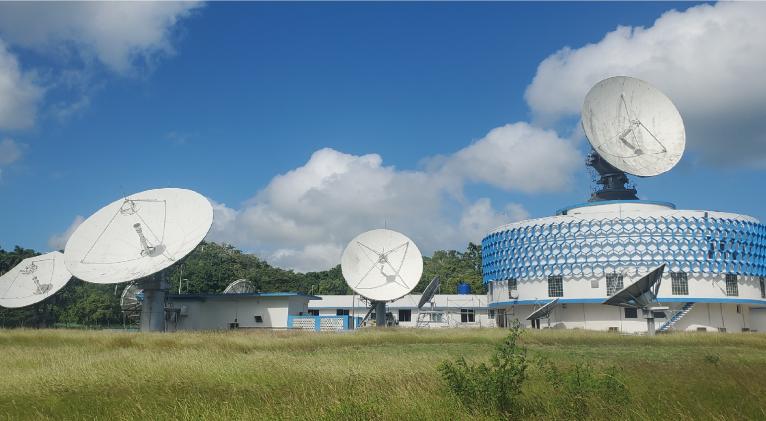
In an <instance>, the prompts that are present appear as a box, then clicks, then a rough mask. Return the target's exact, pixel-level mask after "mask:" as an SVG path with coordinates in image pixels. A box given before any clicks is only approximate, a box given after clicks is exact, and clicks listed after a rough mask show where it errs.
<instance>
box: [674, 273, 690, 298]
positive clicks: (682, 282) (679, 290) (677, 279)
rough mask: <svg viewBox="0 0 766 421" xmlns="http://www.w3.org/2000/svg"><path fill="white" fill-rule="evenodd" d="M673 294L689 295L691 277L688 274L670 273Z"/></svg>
mask: <svg viewBox="0 0 766 421" xmlns="http://www.w3.org/2000/svg"><path fill="white" fill-rule="evenodd" d="M670 286H671V294H673V295H689V277H688V275H687V274H686V272H670Z"/></svg>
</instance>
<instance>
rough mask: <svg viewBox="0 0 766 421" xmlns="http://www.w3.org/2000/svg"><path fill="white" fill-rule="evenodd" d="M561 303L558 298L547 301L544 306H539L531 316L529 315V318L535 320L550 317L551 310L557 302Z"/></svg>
mask: <svg viewBox="0 0 766 421" xmlns="http://www.w3.org/2000/svg"><path fill="white" fill-rule="evenodd" d="M558 303H559V299H558V298H554V299H552V300H550V301H548V302H547V303H545V305H544V306H542V307H540V308H538V309H537V310H535V311H533V312H532V313H530V315H529V316H527V320H535V319H548V318H550V316H551V311H553V309H554V308H555V307H556V304H558Z"/></svg>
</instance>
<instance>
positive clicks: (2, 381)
mask: <svg viewBox="0 0 766 421" xmlns="http://www.w3.org/2000/svg"><path fill="white" fill-rule="evenodd" d="M505 334H506V332H505V331H503V330H501V329H470V330H469V329H453V330H433V331H424V330H413V329H395V330H390V331H379V330H366V331H359V332H352V333H337V334H314V333H302V332H268V331H262V332H194V333H173V334H137V333H122V332H104V331H68V330H5V331H2V330H0V418H3V419H168V418H174V419H331V418H332V419H481V418H487V419H490V418H493V417H492V416H491V415H487V414H484V415H482V414H476V413H471V412H469V411H468V410H466V409H465V408H463V407H462V406H461V405H460V404H459V403H458V402H457V400H456V399H455V398H454V397H452V396H451V395H449V393H448V392H447V391H446V389H445V387H444V385H443V383H442V380H441V379H440V377H439V374H438V372H437V371H436V367H437V365H438V364H439V363H440V362H442V361H444V360H446V359H450V360H451V359H454V358H456V357H457V356H460V355H464V356H466V358H467V359H469V360H476V361H479V360H483V359H486V358H487V357H488V355H489V354H490V353H491V351H492V350H493V348H494V346H495V344H497V343H498V342H500V340H501V339H502V338H503V337H504V336H505ZM522 343H523V344H524V345H525V346H527V347H528V348H529V352H530V355H533V356H534V355H539V356H546V357H548V358H550V359H551V360H553V361H556V362H557V363H560V364H562V365H564V366H566V365H568V364H574V363H576V362H583V363H587V364H590V365H593V366H596V367H606V366H609V365H616V366H618V367H620V368H621V369H622V371H623V373H624V377H625V381H626V384H627V387H628V389H629V391H630V394H631V405H630V407H629V408H626V409H625V411H624V412H623V413H622V414H621V415H622V418H633V419H656V418H668V417H672V418H676V419H702V418H707V419H710V418H714V419H759V418H760V419H764V418H766V413H764V410H763V408H766V352H765V351H766V335H760V334H727V335H722V334H688V335H684V334H681V335H666V336H660V337H656V338H646V337H626V336H619V335H614V334H607V333H596V332H584V331H543V332H537V331H535V332H531V331H528V332H525V334H524V335H523V336H522ZM538 374H539V373H535V372H534V371H533V372H532V373H531V377H530V380H529V381H528V383H527V384H526V385H525V389H524V396H525V399H527V400H528V403H529V405H528V407H527V412H526V413H525V414H523V415H524V417H526V418H539V419H547V418H551V417H552V416H558V417H561V416H562V415H561V412H560V411H559V410H558V409H557V408H556V407H552V406H551V405H552V404H551V402H552V401H553V400H552V399H546V395H547V396H550V394H551V392H552V391H551V390H550V388H549V387H548V386H547V385H546V383H545V382H544V381H543V379H542V377H541V376H540V375H538ZM594 408H595V410H594V412H593V413H592V414H591V415H592V417H593V418H596V419H614V416H615V414H614V412H613V411H608V410H606V409H604V410H603V411H600V410H599V409H598V402H594Z"/></svg>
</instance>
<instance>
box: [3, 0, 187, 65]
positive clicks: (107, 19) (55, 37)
mask: <svg viewBox="0 0 766 421" xmlns="http://www.w3.org/2000/svg"><path fill="white" fill-rule="evenodd" d="M200 6H201V3H196V2H52V3H50V2H46V3H20V2H9V3H2V4H0V34H2V36H3V37H4V38H5V39H6V40H8V41H10V42H11V43H13V44H17V45H20V46H23V47H27V48H31V49H35V50H38V51H45V52H48V51H59V52H60V51H61V50H62V48H63V49H66V47H72V49H70V50H69V51H68V52H70V53H71V52H72V50H74V51H75V52H76V54H78V55H79V56H80V58H82V59H85V60H90V59H96V60H98V61H99V62H101V63H103V64H104V65H106V66H107V67H109V68H110V69H112V70H114V71H116V72H119V73H125V72H128V71H130V70H131V67H132V66H133V63H135V62H136V61H137V60H138V61H147V60H151V59H152V57H153V56H155V55H157V54H168V53H172V52H173V47H172V42H171V36H172V33H171V30H172V29H173V27H174V26H175V24H176V23H177V22H178V21H179V20H181V19H183V18H185V17H187V16H189V15H190V13H192V11H193V10H194V9H196V8H198V7H200Z"/></svg>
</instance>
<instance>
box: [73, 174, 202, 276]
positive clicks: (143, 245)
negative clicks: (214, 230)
mask: <svg viewBox="0 0 766 421" xmlns="http://www.w3.org/2000/svg"><path fill="white" fill-rule="evenodd" d="M212 223H213V207H212V206H211V205H210V202H209V201H208V200H207V199H206V198H205V197H204V196H202V195H200V194H199V193H196V192H193V191H191V190H185V189H174V188H167V189H154V190H147V191H144V192H141V193H136V194H133V195H130V196H128V197H126V198H123V199H119V200H117V201H115V202H112V203H111V204H109V205H107V206H105V207H103V208H101V209H100V210H99V211H98V212H96V213H94V214H93V215H91V217H90V218H88V219H86V220H85V222H83V223H82V224H80V226H79V227H77V229H76V230H75V232H74V233H72V236H71V237H70V238H69V241H68V242H67V244H66V249H65V250H64V261H65V263H66V266H67V268H68V269H69V271H70V272H72V274H73V275H74V276H76V277H78V278H80V279H82V280H83V281H87V282H92V283H96V284H113V283H118V282H127V281H132V280H135V279H140V278H144V277H146V276H149V275H152V274H154V273H157V272H159V271H161V270H163V269H165V268H167V267H169V266H171V265H172V264H174V263H176V262H177V261H178V260H180V259H182V258H183V257H184V256H186V255H187V254H189V253H190V252H191V251H192V250H194V248H195V247H197V245H198V244H199V243H200V242H201V241H202V239H203V238H205V235H207V233H208V231H209V230H210V226H211V225H212Z"/></svg>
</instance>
